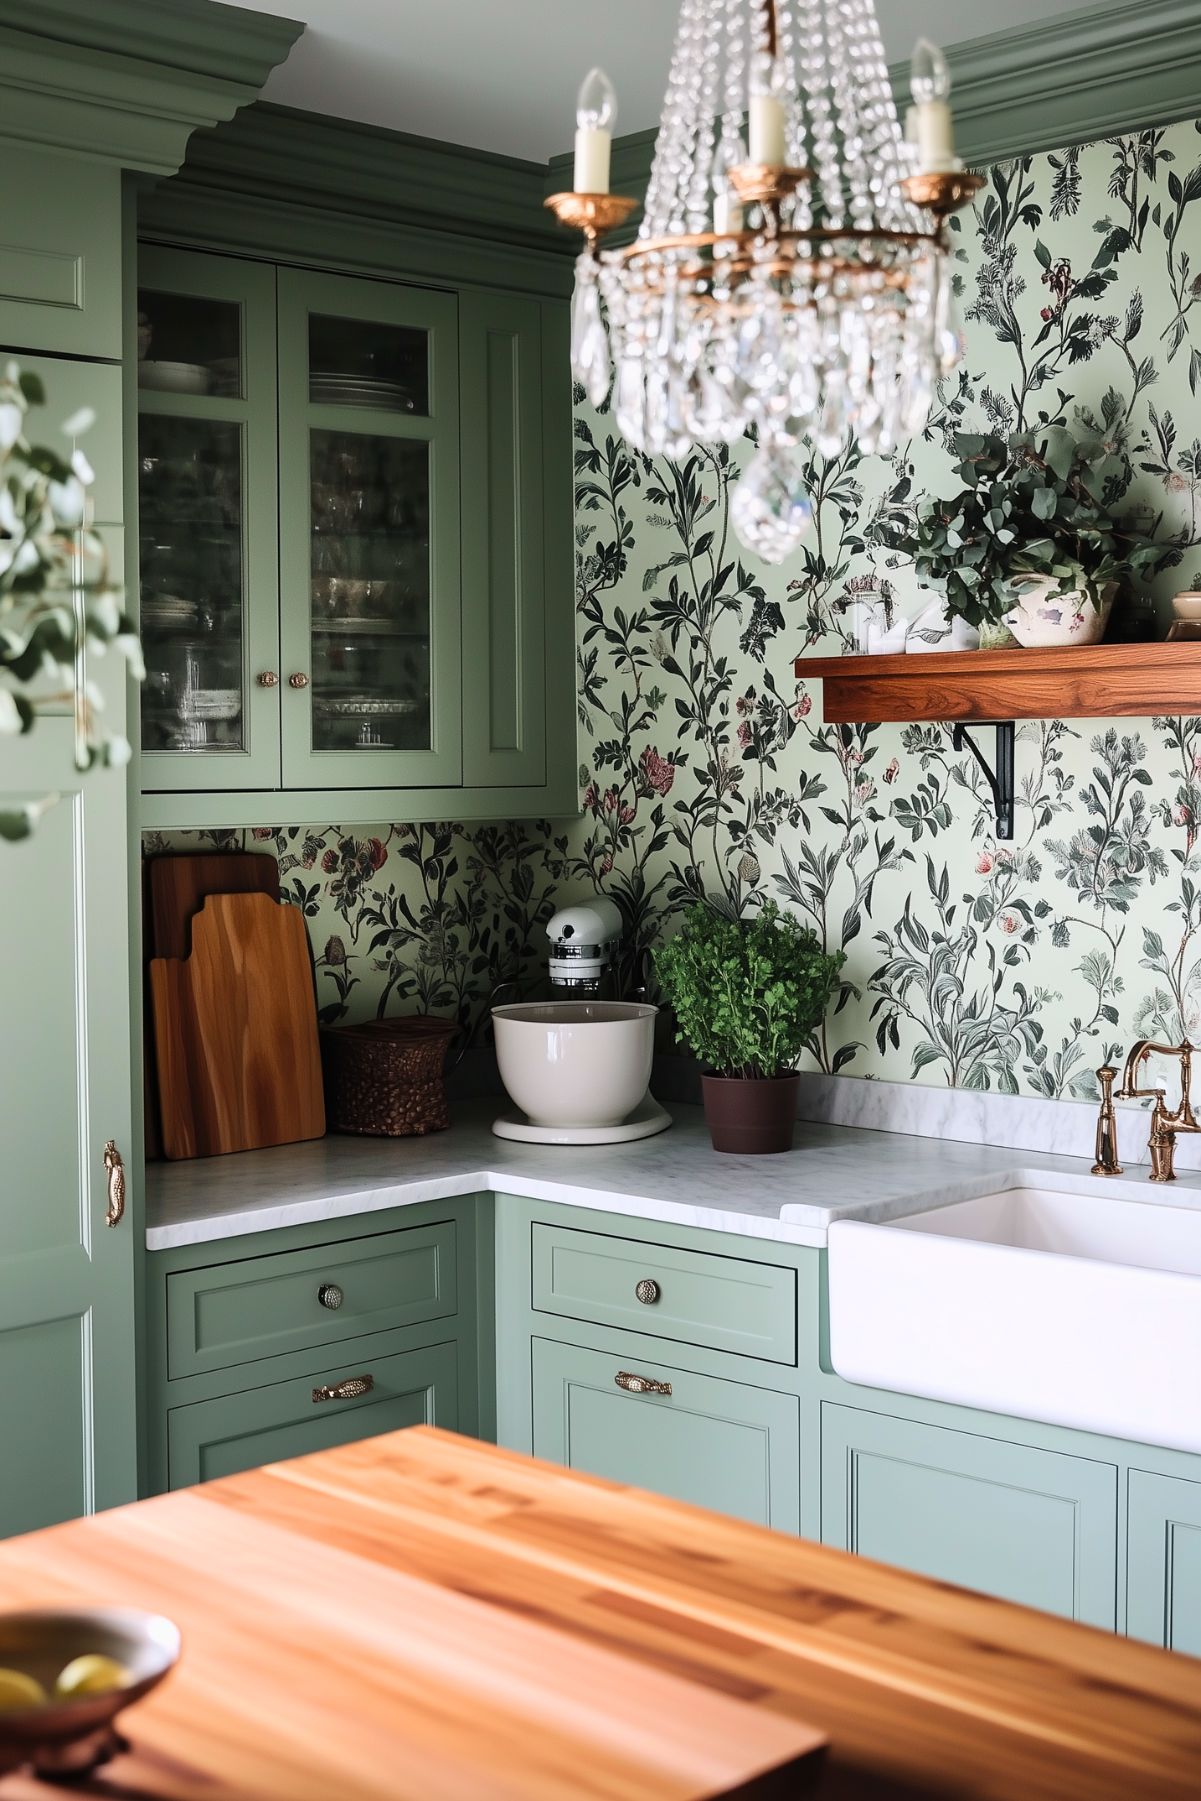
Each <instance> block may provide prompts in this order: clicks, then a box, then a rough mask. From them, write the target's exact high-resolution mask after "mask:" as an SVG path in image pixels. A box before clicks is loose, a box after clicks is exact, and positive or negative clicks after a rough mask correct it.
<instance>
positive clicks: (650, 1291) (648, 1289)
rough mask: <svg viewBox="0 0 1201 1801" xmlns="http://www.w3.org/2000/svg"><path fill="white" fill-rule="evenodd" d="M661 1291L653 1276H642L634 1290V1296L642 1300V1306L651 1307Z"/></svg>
mask: <svg viewBox="0 0 1201 1801" xmlns="http://www.w3.org/2000/svg"><path fill="white" fill-rule="evenodd" d="M662 1292H663V1290H662V1289H661V1288H660V1287H659V1284H658V1283H657V1282H656V1281H655V1279H654V1277H653V1276H643V1278H642V1280H641V1282H639V1284H638V1286H637V1287H636V1288H635V1290H634V1294H635V1297H636V1298H637V1299H638V1300H640V1301H641V1302H642V1305H643V1306H644V1307H653V1306H654V1304H655V1302H656V1301H657V1300H658V1299H659V1296H660V1295H661V1294H662Z"/></svg>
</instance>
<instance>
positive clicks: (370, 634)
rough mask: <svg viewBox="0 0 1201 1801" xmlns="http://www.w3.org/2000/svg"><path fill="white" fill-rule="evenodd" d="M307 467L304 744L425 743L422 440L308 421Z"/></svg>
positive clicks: (403, 746)
mask: <svg viewBox="0 0 1201 1801" xmlns="http://www.w3.org/2000/svg"><path fill="white" fill-rule="evenodd" d="M415 335H417V336H418V337H420V336H422V334H415ZM310 474H311V479H312V493H311V502H310V506H311V533H310V608H311V614H310V617H311V646H312V650H311V654H312V670H313V698H312V732H313V739H312V741H313V748H314V749H315V750H320V751H325V750H336V751H348V752H352V753H353V752H354V751H363V750H387V749H393V750H408V749H413V750H417V749H424V748H427V747H428V746H429V743H430V673H429V634H430V575H429V497H430V481H429V445H428V444H427V443H426V442H425V441H424V440H422V439H410V438H394V437H387V436H382V435H378V434H372V433H365V432H339V431H324V430H316V431H314V432H313V433H312V434H311V443H310Z"/></svg>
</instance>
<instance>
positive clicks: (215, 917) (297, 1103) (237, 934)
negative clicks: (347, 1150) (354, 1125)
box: [150, 894, 325, 1158]
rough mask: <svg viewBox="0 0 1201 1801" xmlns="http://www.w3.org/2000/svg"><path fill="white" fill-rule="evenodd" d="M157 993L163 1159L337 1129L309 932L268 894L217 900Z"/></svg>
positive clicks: (157, 982) (153, 967) (159, 964)
mask: <svg viewBox="0 0 1201 1801" xmlns="http://www.w3.org/2000/svg"><path fill="white" fill-rule="evenodd" d="M150 995H151V1005H152V1008H153V1013H154V1042H155V1053H156V1058H157V1063H158V1078H159V1100H160V1111H161V1117H162V1129H163V1151H164V1154H165V1155H166V1156H167V1157H170V1158H179V1157H213V1156H218V1155H220V1154H222V1153H224V1152H227V1151H252V1150H258V1149H260V1148H261V1147H262V1146H264V1145H269V1144H295V1143H297V1142H298V1141H299V1140H301V1139H305V1138H320V1137H321V1136H322V1135H323V1133H324V1131H325V1102H324V1098H323V1095H322V1088H321V1056H320V1052H319V1049H318V1044H317V1008H316V1002H315V999H314V996H313V978H312V972H311V967H310V962H309V944H308V933H307V932H306V930H305V923H304V919H303V917H302V915H301V914H300V913H299V911H298V910H297V909H296V908H295V907H285V906H280V905H279V904H278V903H277V902H276V901H273V900H271V899H270V897H269V896H268V895H266V894H210V895H209V896H208V898H207V899H206V900H205V902H204V905H203V907H202V908H201V910H200V912H199V913H197V914H196V916H195V918H194V919H193V921H192V952H191V955H190V956H189V957H187V958H175V957H155V958H153V959H152V960H151V964H150Z"/></svg>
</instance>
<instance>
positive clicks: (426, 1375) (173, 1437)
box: [167, 1344, 458, 1488]
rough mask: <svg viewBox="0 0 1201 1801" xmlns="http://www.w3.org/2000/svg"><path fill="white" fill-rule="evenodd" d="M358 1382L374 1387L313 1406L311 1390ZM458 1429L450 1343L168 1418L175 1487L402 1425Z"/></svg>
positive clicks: (318, 1372) (319, 1373)
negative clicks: (365, 1381)
mask: <svg viewBox="0 0 1201 1801" xmlns="http://www.w3.org/2000/svg"><path fill="white" fill-rule="evenodd" d="M356 1376H370V1377H371V1382H372V1386H371V1388H370V1389H369V1391H368V1392H367V1393H366V1394H364V1395H361V1396H358V1397H356V1398H353V1399H349V1400H323V1401H314V1399H313V1391H314V1389H315V1388H324V1387H333V1386H335V1385H336V1384H337V1383H339V1382H345V1381H347V1380H348V1379H350V1378H353V1377H356ZM457 1425H458V1366H457V1360H456V1347H455V1346H454V1345H453V1344H439V1345H427V1346H426V1347H424V1348H423V1349H422V1350H418V1351H399V1352H396V1353H394V1354H393V1355H392V1356H390V1357H370V1356H368V1357H364V1358H363V1359H361V1360H360V1361H359V1362H357V1363H356V1362H353V1361H352V1362H350V1363H340V1364H337V1365H334V1366H326V1367H323V1368H320V1369H315V1370H314V1371H313V1373H312V1374H311V1375H309V1376H303V1377H297V1379H296V1380H295V1381H292V1382H273V1383H272V1384H271V1385H270V1386H269V1387H267V1388H251V1389H248V1390H247V1391H246V1392H245V1394H240V1395H222V1396H221V1397H220V1398H219V1399H217V1400H213V1401H196V1402H194V1403H193V1404H192V1405H191V1406H190V1407H175V1408H173V1409H172V1410H171V1412H170V1413H169V1414H168V1416H167V1457H168V1480H169V1484H170V1486H171V1487H172V1488H187V1487H189V1486H190V1485H191V1484H192V1483H193V1482H211V1481H213V1480H214V1479H215V1478H216V1477H218V1476H235V1475H237V1473H238V1472H239V1470H250V1469H257V1468H258V1467H259V1465H260V1464H264V1463H279V1462H281V1461H282V1460H283V1459H284V1458H287V1457H305V1456H307V1455H308V1453H309V1452H310V1451H328V1450H330V1449H332V1447H333V1446H335V1445H344V1444H349V1443H350V1442H351V1440H352V1439H356V1438H371V1437H374V1436H375V1435H376V1434H377V1433H380V1432H396V1431H398V1430H399V1429H400V1428H401V1427H402V1426H448V1427H450V1428H451V1429H452V1430H453V1428H454V1427H456V1426H457Z"/></svg>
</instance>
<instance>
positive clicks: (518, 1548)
mask: <svg viewBox="0 0 1201 1801" xmlns="http://www.w3.org/2000/svg"><path fill="white" fill-rule="evenodd" d="M116 1601H120V1602H123V1603H127V1604H132V1605H138V1606H142V1607H146V1608H153V1609H157V1610H160V1611H162V1612H164V1613H167V1614H168V1615H170V1616H171V1617H172V1618H173V1619H174V1620H175V1621H176V1623H177V1624H178V1625H179V1626H180V1627H181V1629H182V1633H183V1644H184V1649H183V1656H182V1660H181V1662H180V1664H179V1666H178V1668H177V1670H176V1671H175V1672H174V1674H173V1675H172V1676H171V1677H170V1678H169V1679H168V1680H167V1682H166V1683H165V1684H164V1685H163V1686H162V1687H161V1688H160V1689H159V1690H157V1691H156V1692H155V1693H154V1694H153V1695H151V1696H150V1697H149V1699H148V1700H146V1701H145V1702H144V1703H143V1704H142V1705H141V1706H139V1707H138V1708H136V1709H134V1710H131V1712H130V1713H129V1715H128V1716H126V1718H125V1721H124V1726H125V1730H126V1732H127V1733H128V1736H129V1739H130V1741H131V1747H130V1749H129V1751H128V1752H127V1753H125V1754H123V1755H122V1756H121V1757H119V1758H118V1759H117V1760H115V1761H114V1762H112V1763H111V1764H109V1765H108V1766H107V1767H105V1768H104V1769H101V1770H99V1771H97V1772H96V1773H95V1774H94V1775H93V1776H92V1777H91V1778H90V1779H89V1780H88V1782H87V1783H85V1785H84V1792H86V1793H90V1794H100V1795H108V1796H112V1797H118V1796H119V1797H122V1798H123V1801H131V1798H134V1797H145V1798H146V1801H149V1798H150V1797H155V1798H156V1801H202V1798H205V1801H225V1798H226V1797H229V1798H232V1797H234V1796H244V1797H263V1798H264V1801H265V1798H267V1797H270V1798H271V1801H309V1798H311V1801H318V1798H319V1797H320V1798H321V1801H330V1798H331V1797H339V1798H340V1801H352V1798H353V1801H358V1798H360V1797H362V1798H364V1801H368V1798H369V1801H376V1798H378V1801H384V1798H385V1797H387V1798H389V1801H397V1798H402V1797H403V1798H404V1801H444V1798H445V1801H451V1798H453V1801H492V1798H497V1801H542V1798H544V1797H545V1798H548V1801H549V1798H554V1801H558V1798H559V1797H563V1798H564V1801H565V1798H566V1797H569V1796H570V1797H603V1798H606V1801H607V1798H609V1797H613V1798H634V1797H638V1798H641V1797H646V1798H647V1801H650V1798H651V1797H666V1798H672V1797H681V1798H682V1797H690V1798H691V1797H697V1798H698V1801H699V1798H700V1797H709V1796H734V1795H737V1796H742V1797H747V1798H748V1801H749V1798H750V1797H755V1796H783V1795H787V1796H791V1795H802V1794H803V1795H809V1794H815V1795H819V1796H822V1797H834V1796H850V1795H856V1796H860V1795H881V1796H909V1797H914V1798H915V1797H917V1796H948V1797H949V1796H968V1795H970V1796H998V1797H1000V1796H1005V1797H1016V1796H1022V1797H1026V1798H1036V1797H1044V1796H1045V1797H1048V1798H1050V1797H1052V1796H1053V1797H1055V1798H1056V1801H1071V1798H1073V1797H1092V1796H1112V1797H1115V1798H1116V1797H1119V1796H1120V1797H1130V1796H1135V1795H1137V1796H1139V1797H1141V1798H1142V1797H1152V1796H1165V1797H1167V1796H1179V1797H1184V1796H1192V1797H1195V1796H1196V1795H1197V1793H1198V1772H1199V1771H1201V1663H1198V1662H1195V1661H1193V1660H1192V1659H1189V1658H1184V1657H1179V1656H1172V1655H1170V1654H1168V1653H1166V1652H1162V1651H1159V1650H1155V1649H1152V1648H1149V1647H1147V1646H1143V1645H1139V1644H1133V1643H1129V1642H1123V1641H1121V1640H1119V1639H1114V1638H1113V1637H1111V1636H1109V1635H1106V1634H1104V1633H1101V1632H1095V1631H1092V1630H1091V1629H1089V1628H1086V1627H1081V1626H1076V1625H1072V1624H1069V1623H1067V1622H1064V1621H1060V1620H1057V1619H1052V1618H1050V1617H1047V1616H1045V1615H1042V1614H1036V1613H1032V1612H1029V1611H1027V1610H1025V1609H1023V1608H1019V1607H1014V1606H1011V1605H1009V1604H1008V1603H1005V1602H998V1601H993V1600H987V1599H985V1598H983V1597H980V1596H977V1595H972V1594H969V1593H967V1592H966V1591H962V1590H958V1589H952V1588H949V1587H947V1586H946V1585H944V1584H939V1583H934V1582H930V1581H927V1580H926V1579H924V1578H922V1577H919V1576H913V1575H907V1574H904V1573H902V1572H900V1571H898V1570H893V1569H889V1568H885V1567H884V1566H882V1565H879V1564H872V1563H869V1562H867V1561H865V1560H863V1559H860V1558H855V1557H851V1556H848V1555H846V1554H845V1553H843V1552H840V1551H835V1550H832V1549H829V1548H828V1547H822V1546H818V1545H813V1544H806V1543H804V1542H802V1541H800V1540H797V1539H795V1538H792V1537H786V1536H785V1535H783V1534H781V1533H776V1532H771V1531H768V1530H766V1529H765V1528H762V1527H759V1526H752V1525H745V1524H742V1523H741V1522H738V1521H735V1520H732V1519H728V1518H726V1517H724V1516H721V1515H718V1514H715V1513H709V1512H706V1511H703V1510H701V1509H699V1508H692V1507H686V1506H683V1505H681V1504H680V1503H678V1502H675V1501H668V1500H664V1499H660V1498H658V1497H655V1496H651V1495H649V1494H645V1493H643V1492H642V1491H641V1490H636V1489H626V1488H622V1487H619V1486H618V1485H616V1484H614V1483H609V1482H602V1481H598V1480H596V1479H594V1478H590V1477H584V1476H580V1475H577V1474H574V1473H571V1472H569V1471H566V1470H563V1469H560V1468H558V1467H555V1466H552V1465H549V1464H545V1463H540V1462H537V1461H535V1460H533V1459H531V1458H528V1457H524V1456H521V1455H519V1454H517V1453H515V1452H510V1451H505V1450H500V1449H497V1448H496V1447H495V1446H492V1445H486V1444H481V1443H478V1442H473V1441H471V1440H467V1439H463V1438H460V1437H458V1436H456V1435H454V1434H451V1433H448V1432H444V1431H439V1430H436V1429H433V1428H429V1427H416V1428H412V1429H410V1430H408V1431H404V1432H396V1433H391V1434H388V1435H386V1436H384V1437H380V1438H375V1439H364V1440H360V1441H358V1442H357V1443H354V1444H351V1445H348V1446H345V1447H343V1448H341V1449H338V1450H332V1451H324V1452H319V1453H317V1454H316V1455H314V1456H311V1457H306V1458H299V1459H296V1460H295V1461H293V1462H289V1463H280V1464H273V1465H269V1466H267V1467H266V1468H263V1469H259V1470H254V1471H252V1472H249V1473H247V1474H245V1475H239V1476H233V1477H229V1478H226V1479H225V1480H223V1481H218V1482H213V1483H210V1484H208V1485H206V1486H204V1487H202V1488H195V1489H187V1490H181V1491H178V1492H176V1493H174V1494H171V1495H165V1496H161V1497H158V1498H155V1499H151V1500H147V1501H141V1502H137V1503H135V1504H134V1505H132V1506H130V1507H124V1508H117V1509H114V1510H113V1511H111V1512H108V1513H102V1514H98V1515H95V1516H93V1517H92V1518H90V1519H86V1520H79V1521H73V1522H71V1523H69V1524H67V1525H63V1526H57V1527H52V1528H49V1529H48V1530H46V1531H42V1532H36V1533H30V1534H28V1535H27V1536H26V1537H24V1538H17V1539H12V1540H10V1541H9V1542H8V1543H7V1544H4V1545H0V1607H5V1608H8V1607H13V1608H21V1607H30V1606H40V1607H54V1606H69V1605H76V1604H81V1603H82V1604H92V1603H94V1604H102V1603H105V1602H116ZM51 1792H53V1785H52V1784H51V1785H47V1784H46V1783H44V1782H39V1781H35V1780H34V1779H32V1778H31V1777H28V1776H23V1775H19V1774H18V1775H13V1776H10V1777H8V1778H7V1779H6V1780H4V1779H0V1797H3V1801H34V1798H35V1797H36V1798H37V1801H45V1798H46V1796H47V1795H48V1793H51ZM76 1792H79V1791H78V1785H76Z"/></svg>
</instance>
